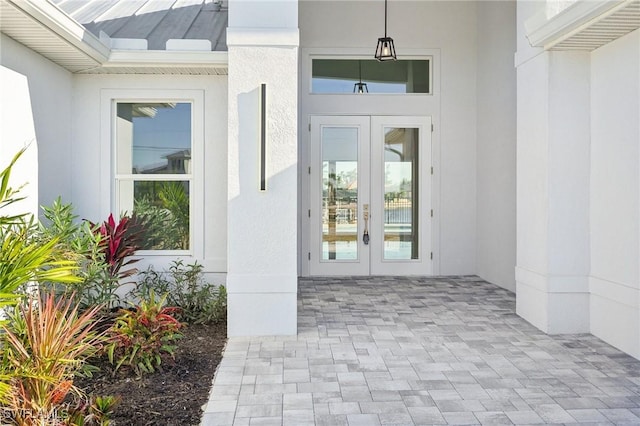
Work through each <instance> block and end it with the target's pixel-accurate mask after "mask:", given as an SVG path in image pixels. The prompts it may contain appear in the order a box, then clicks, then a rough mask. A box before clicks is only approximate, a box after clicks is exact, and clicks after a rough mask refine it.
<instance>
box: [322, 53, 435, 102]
mask: <svg viewBox="0 0 640 426" xmlns="http://www.w3.org/2000/svg"><path fill="white" fill-rule="evenodd" d="M362 84H364V85H365V86H366V90H362V89H363V86H362ZM354 88H355V89H356V90H354ZM358 89H360V90H358ZM311 93H314V94H342V93H344V94H347V93H360V94H361V93H373V94H376V93H378V94H379V93H391V94H403V93H420V94H430V93H431V61H430V60H429V59H404V60H398V61H393V62H392V61H387V62H379V61H376V60H374V59H371V60H369V59H318V58H314V59H312V72H311Z"/></svg>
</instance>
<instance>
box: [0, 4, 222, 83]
mask: <svg viewBox="0 0 640 426" xmlns="http://www.w3.org/2000/svg"><path fill="white" fill-rule="evenodd" d="M0 30H1V31H2V32H3V33H4V34H6V35H7V36H9V37H11V38H13V39H14V40H16V41H18V42H20V43H21V44H24V45H25V46H27V47H29V48H30V49H32V50H34V51H35V52H38V53H39V54H41V55H42V56H44V57H46V58H48V59H50V60H51V61H53V62H55V63H56V64H58V65H60V66H61V67H63V68H65V69H67V70H69V71H70V72H73V73H80V74H189V75H224V74H227V68H228V60H227V57H228V56H227V52H219V51H215V52H214V51H176V50H174V51H165V50H148V51H147V50H143V51H140V50H115V49H110V48H109V47H108V46H106V45H105V44H103V43H102V41H100V39H99V38H97V37H96V36H94V35H93V34H92V33H90V32H89V31H88V30H86V29H85V28H84V27H83V26H82V25H80V24H79V23H77V22H76V21H74V20H73V19H72V18H71V17H69V16H68V15H67V14H66V13H64V12H63V11H62V10H60V9H59V8H58V7H56V6H55V5H54V4H52V3H50V2H48V1H42V0H41V1H34V0H0Z"/></svg>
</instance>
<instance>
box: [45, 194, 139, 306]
mask: <svg viewBox="0 0 640 426" xmlns="http://www.w3.org/2000/svg"><path fill="white" fill-rule="evenodd" d="M43 215H44V218H45V220H44V221H43V223H41V225H40V232H39V233H40V237H41V239H42V240H44V241H48V240H52V239H56V240H57V241H58V243H57V247H58V249H59V250H60V251H61V252H63V253H64V254H65V257H66V258H68V259H71V260H73V261H75V262H77V263H78V264H79V265H80V269H79V271H78V272H77V275H78V277H79V278H80V280H79V282H78V283H76V284H74V285H71V286H55V288H56V291H57V292H59V293H64V294H66V295H70V294H75V295H76V297H77V298H78V300H79V302H80V303H81V305H82V306H83V307H90V306H93V305H97V304H98V305H103V306H104V307H105V308H111V307H114V306H119V305H120V304H121V301H120V296H119V294H118V290H119V289H120V287H122V286H123V285H124V284H127V283H126V282H124V279H126V278H127V277H130V276H131V275H133V274H135V273H136V272H137V269H135V268H126V269H125V267H127V266H128V265H131V264H133V263H135V262H137V259H133V258H131V256H133V254H134V253H135V252H136V250H138V248H139V246H138V242H139V239H140V234H141V232H142V230H141V225H140V224H139V223H138V221H137V218H136V217H135V216H132V217H128V216H126V215H124V216H122V217H121V219H120V220H119V222H117V223H116V221H115V219H114V218H113V215H110V216H109V218H108V219H107V220H106V221H104V222H103V223H102V224H93V223H91V222H89V221H86V220H84V221H78V220H77V219H78V217H77V216H76V215H74V213H73V206H72V205H71V204H64V203H62V201H61V200H60V198H58V199H57V200H55V201H54V203H53V204H52V205H51V206H49V207H43Z"/></svg>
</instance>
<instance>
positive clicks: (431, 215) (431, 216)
mask: <svg viewBox="0 0 640 426" xmlns="http://www.w3.org/2000/svg"><path fill="white" fill-rule="evenodd" d="M431 217H433V209H431Z"/></svg>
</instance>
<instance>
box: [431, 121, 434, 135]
mask: <svg viewBox="0 0 640 426" xmlns="http://www.w3.org/2000/svg"><path fill="white" fill-rule="evenodd" d="M433 129H434V127H433V123H431V133H433Z"/></svg>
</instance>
